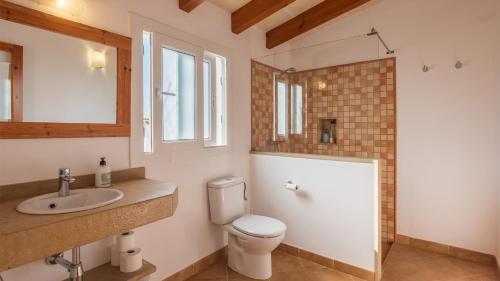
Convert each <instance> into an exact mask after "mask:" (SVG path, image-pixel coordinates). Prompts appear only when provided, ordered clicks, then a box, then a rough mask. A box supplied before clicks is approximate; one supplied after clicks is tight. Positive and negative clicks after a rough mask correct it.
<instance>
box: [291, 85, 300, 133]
mask: <svg viewBox="0 0 500 281" xmlns="http://www.w3.org/2000/svg"><path fill="white" fill-rule="evenodd" d="M290 107H291V109H290V121H291V128H290V129H291V133H292V134H297V135H299V134H302V85H300V84H293V85H292V92H291V98H290Z"/></svg>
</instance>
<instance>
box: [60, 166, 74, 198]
mask: <svg viewBox="0 0 500 281" xmlns="http://www.w3.org/2000/svg"><path fill="white" fill-rule="evenodd" d="M73 182H75V178H74V177H72V176H71V170H70V169H69V168H61V169H59V197H66V196H69V184H70V183H73Z"/></svg>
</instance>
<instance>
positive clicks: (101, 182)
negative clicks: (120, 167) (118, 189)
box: [95, 157, 111, 187]
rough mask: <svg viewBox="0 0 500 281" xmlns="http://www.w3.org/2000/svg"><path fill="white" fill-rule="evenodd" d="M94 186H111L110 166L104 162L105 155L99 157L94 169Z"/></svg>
mask: <svg viewBox="0 0 500 281" xmlns="http://www.w3.org/2000/svg"><path fill="white" fill-rule="evenodd" d="M95 186H96V187H110V186H111V168H110V167H109V166H108V165H107V163H106V157H101V161H100V162H99V166H98V167H97V169H96V171H95Z"/></svg>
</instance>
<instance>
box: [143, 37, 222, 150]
mask: <svg viewBox="0 0 500 281" xmlns="http://www.w3.org/2000/svg"><path fill="white" fill-rule="evenodd" d="M153 39H154V40H153ZM142 40H143V48H144V53H143V69H142V71H143V96H142V98H143V115H142V118H143V127H144V139H143V140H144V147H143V148H144V152H145V153H151V152H153V151H154V152H155V153H158V154H164V153H170V152H171V151H172V149H177V148H181V149H193V148H202V147H212V146H224V145H227V65H226V64H227V59H226V58H225V57H224V56H221V55H218V54H215V53H211V52H208V51H203V49H202V48H201V47H199V46H197V45H194V44H189V43H187V42H185V41H182V40H178V39H175V38H173V37H168V36H166V35H163V34H160V33H155V34H154V35H153V34H152V33H150V32H146V31H144V32H143V37H142ZM173 143H175V145H173ZM170 144H172V145H170Z"/></svg>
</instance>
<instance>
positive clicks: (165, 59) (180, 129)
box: [161, 47, 196, 142]
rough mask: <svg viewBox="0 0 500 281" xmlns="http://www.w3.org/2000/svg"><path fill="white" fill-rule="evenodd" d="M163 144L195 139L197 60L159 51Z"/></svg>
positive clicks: (170, 50)
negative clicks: (160, 55)
mask: <svg viewBox="0 0 500 281" xmlns="http://www.w3.org/2000/svg"><path fill="white" fill-rule="evenodd" d="M161 87H162V91H161V94H162V102H163V116H162V117H163V118H162V121H163V124H162V125H163V130H162V131H163V132H162V133H163V141H165V142H169V141H183V140H194V139H195V116H196V115H195V109H196V108H195V99H196V60H195V57H194V56H193V55H190V54H187V53H183V52H180V51H177V50H173V49H169V48H166V47H163V48H162V86H161Z"/></svg>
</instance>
